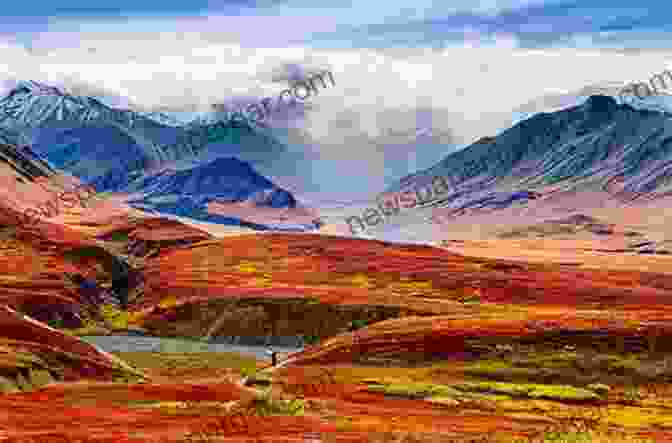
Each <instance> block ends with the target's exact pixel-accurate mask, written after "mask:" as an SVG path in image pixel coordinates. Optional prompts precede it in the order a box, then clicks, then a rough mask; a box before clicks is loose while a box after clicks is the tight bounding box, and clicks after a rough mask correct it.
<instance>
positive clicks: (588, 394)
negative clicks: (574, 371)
mask: <svg viewBox="0 0 672 443" xmlns="http://www.w3.org/2000/svg"><path fill="white" fill-rule="evenodd" d="M455 388H457V389H460V390H463V391H477V392H492V393H496V394H506V395H511V396H513V397H529V398H546V399H550V400H560V401H563V400H597V399H599V396H598V395H597V394H595V393H594V392H593V391H589V390H588V389H583V388H576V387H574V386H569V385H542V384H534V383H529V384H527V383H520V384H517V383H502V382H492V381H484V382H464V383H460V384H458V385H455Z"/></svg>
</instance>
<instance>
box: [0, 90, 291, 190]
mask: <svg viewBox="0 0 672 443" xmlns="http://www.w3.org/2000/svg"><path fill="white" fill-rule="evenodd" d="M169 120H170V119H169V117H168V116H163V115H162V114H159V113H152V114H145V113H139V112H134V111H131V110H120V109H114V108H111V107H109V106H106V105H105V104H103V103H102V102H100V101H99V100H97V99H95V98H92V97H79V96H74V95H70V94H67V93H64V92H62V91H60V90H59V89H57V88H54V87H49V86H45V85H42V84H39V83H37V82H32V81H28V82H20V83H19V84H18V85H17V86H16V87H15V88H13V89H12V90H11V91H10V92H9V93H8V94H7V96H5V97H4V98H2V99H0V129H5V130H8V131H9V132H11V133H19V134H21V136H22V137H23V142H24V143H25V144H30V145H31V146H32V147H33V149H34V150H35V151H36V152H37V153H38V154H41V155H44V156H45V157H46V159H47V160H48V161H50V162H51V163H52V164H53V165H54V166H55V167H58V168H61V169H65V170H66V171H68V172H71V173H73V174H74V175H76V176H78V177H80V178H82V179H83V180H85V181H87V182H88V183H91V184H92V185H94V186H95V187H96V190H98V191H107V190H122V189H123V187H124V186H125V184H126V182H127V181H128V179H129V178H128V174H131V173H133V172H135V174H134V175H139V174H138V172H143V171H144V170H145V169H146V168H149V167H155V166H159V165H161V164H162V163H165V162H169V161H178V160H183V159H188V158H192V157H194V156H195V155H199V154H201V153H205V151H206V150H207V154H208V155H209V158H210V159H212V158H215V157H217V155H221V156H236V157H240V158H241V159H243V160H247V161H252V162H256V161H260V162H261V161H269V160H273V159H275V158H277V157H278V156H280V155H281V154H283V153H284V152H286V147H285V146H283V145H282V144H281V143H279V142H277V141H276V140H274V139H272V138H271V137H269V136H268V135H267V134H260V133H257V132H255V131H254V130H253V129H252V128H250V127H247V126H245V125H239V126H236V127H234V126H231V127H228V126H227V127H226V128H222V125H219V126H218V132H217V135H218V136H217V137H216V140H212V141H209V142H207V143H205V144H203V143H201V141H198V143H195V142H194V143H192V142H191V141H190V139H189V137H184V135H185V134H186V133H187V130H188V129H190V128H191V127H187V126H175V122H173V123H171V124H167V123H166V122H167V121H169ZM211 132H212V131H211ZM176 141H179V142H178V143H175V142H176ZM120 154H123V156H121V157H120ZM123 171H127V174H124V173H123Z"/></svg>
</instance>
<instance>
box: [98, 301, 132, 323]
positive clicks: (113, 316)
mask: <svg viewBox="0 0 672 443" xmlns="http://www.w3.org/2000/svg"><path fill="white" fill-rule="evenodd" d="M100 314H101V315H102V316H103V318H104V319H105V321H106V322H107V323H109V325H110V326H111V327H112V328H113V329H128V316H129V314H128V312H126V311H122V310H120V309H119V308H117V307H115V306H114V305H112V304H109V303H106V304H104V305H102V306H101V307H100Z"/></svg>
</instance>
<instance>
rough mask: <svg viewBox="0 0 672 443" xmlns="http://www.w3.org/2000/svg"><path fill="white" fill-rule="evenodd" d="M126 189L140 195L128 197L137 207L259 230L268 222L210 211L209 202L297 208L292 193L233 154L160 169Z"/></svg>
mask: <svg viewBox="0 0 672 443" xmlns="http://www.w3.org/2000/svg"><path fill="white" fill-rule="evenodd" d="M129 191H130V192H133V193H134V192H138V193H141V194H142V195H143V197H141V198H136V199H134V200H130V201H129V204H131V205H132V206H134V207H136V208H138V209H144V210H150V211H157V212H160V213H164V214H171V215H177V216H183V217H189V218H193V219H195V220H201V221H206V222H213V223H223V224H233V225H242V226H247V227H251V228H253V229H261V230H265V229H268V226H264V225H262V224H259V223H255V222H253V221H251V220H247V221H246V220H243V218H241V217H240V216H239V215H235V216H233V215H232V216H230V217H229V216H227V215H226V211H223V213H222V212H219V213H216V212H209V211H208V205H209V204H210V203H239V202H248V203H249V204H250V205H251V206H252V207H253V208H259V209H261V210H263V209H267V208H271V209H278V210H280V209H295V208H297V201H296V199H295V198H294V196H293V195H292V194H291V193H289V192H287V191H286V190H284V189H281V188H279V187H277V186H276V185H274V184H273V182H271V181H270V180H268V179H267V178H265V177H263V176H261V175H259V174H258V173H257V172H256V171H255V170H254V169H253V168H252V167H251V166H250V165H249V164H248V163H246V162H243V161H241V160H238V159H236V158H218V159H216V160H214V161H212V162H209V163H205V164H201V165H197V166H195V167H193V168H189V169H185V170H179V171H174V170H165V171H161V172H158V173H156V174H153V175H151V176H148V177H145V178H143V179H141V180H138V181H137V182H135V183H133V184H132V185H131V186H130V187H129ZM251 218H253V217H251ZM285 225H286V226H285V228H289V227H291V226H294V225H293V224H291V221H290V222H289V225H287V224H285ZM314 227H316V226H314V224H311V225H310V226H304V227H297V228H298V229H299V230H303V229H306V228H307V229H312V228H314ZM274 228H277V229H282V224H278V225H274Z"/></svg>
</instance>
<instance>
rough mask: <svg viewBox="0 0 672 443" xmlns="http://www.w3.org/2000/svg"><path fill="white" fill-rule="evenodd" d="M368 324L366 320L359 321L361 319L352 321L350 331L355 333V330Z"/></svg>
mask: <svg viewBox="0 0 672 443" xmlns="http://www.w3.org/2000/svg"><path fill="white" fill-rule="evenodd" d="M368 324H369V321H368V320H361V319H356V320H352V321H351V322H350V330H351V331H356V330H357V329H361V328H363V327H364V326H366V325H368Z"/></svg>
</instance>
